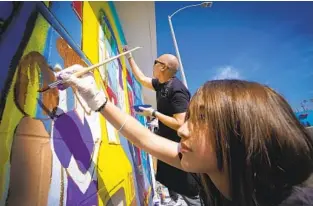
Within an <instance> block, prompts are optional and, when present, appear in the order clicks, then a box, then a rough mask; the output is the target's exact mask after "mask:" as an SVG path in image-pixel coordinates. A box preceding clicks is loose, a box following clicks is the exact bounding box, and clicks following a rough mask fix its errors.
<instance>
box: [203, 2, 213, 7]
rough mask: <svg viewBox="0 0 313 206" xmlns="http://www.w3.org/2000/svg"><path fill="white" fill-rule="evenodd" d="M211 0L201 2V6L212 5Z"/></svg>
mask: <svg viewBox="0 0 313 206" xmlns="http://www.w3.org/2000/svg"><path fill="white" fill-rule="evenodd" d="M212 4H213V2H211V1H206V2H202V3H201V7H203V8H206V7H209V8H210V7H212Z"/></svg>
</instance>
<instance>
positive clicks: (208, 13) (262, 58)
mask: <svg viewBox="0 0 313 206" xmlns="http://www.w3.org/2000/svg"><path fill="white" fill-rule="evenodd" d="M197 3H199V2H179V1H177V2H156V3H155V10H156V29H157V50H158V55H160V54H164V53H172V54H176V53H175V48H174V44H173V39H172V36H171V33H170V28H169V23H168V15H170V14H172V13H173V12H174V11H176V10H177V9H179V8H181V7H184V6H187V5H191V4H197ZM312 11H313V2H265V1H264V2H218V1H217V2H214V3H213V5H212V7H211V8H202V7H192V8H188V9H185V10H183V11H181V12H179V13H177V14H176V15H175V16H174V17H173V18H172V23H173V27H174V30H175V34H176V39H177V43H178V47H179V52H180V56H181V59H182V63H183V66H184V71H185V76H186V79H187V83H188V88H189V90H190V92H191V93H192V94H194V92H195V91H196V90H197V88H199V87H200V86H201V85H202V84H204V83H205V82H206V81H208V80H212V79H224V78H236V79H245V80H250V81H256V82H259V83H262V84H266V85H268V86H270V87H271V88H273V89H275V90H276V91H277V92H279V93H280V94H282V95H283V96H284V97H285V98H286V99H287V101H288V102H289V104H291V106H292V107H293V109H294V110H295V111H297V110H302V109H301V102H302V103H303V100H308V101H307V102H306V103H303V104H304V106H305V107H306V108H308V109H313V102H312V101H309V100H310V99H313V12H312ZM178 77H180V75H178Z"/></svg>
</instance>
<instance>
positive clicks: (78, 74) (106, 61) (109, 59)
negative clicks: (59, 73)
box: [73, 47, 142, 77]
mask: <svg viewBox="0 0 313 206" xmlns="http://www.w3.org/2000/svg"><path fill="white" fill-rule="evenodd" d="M140 48H142V47H135V48H133V49H131V50H129V51H126V52H123V53H121V54H119V55H116V56H114V57H111V58H108V59H106V60H105V61H103V62H100V63H98V64H94V65H92V66H90V67H85V68H83V69H82V70H80V71H78V72H76V73H74V74H73V75H75V76H76V77H80V76H82V75H84V74H86V73H88V72H90V71H92V70H94V69H95V68H97V67H100V66H102V65H104V64H107V63H109V62H111V61H113V60H115V59H117V58H119V57H121V56H124V55H126V54H129V53H131V52H133V51H135V50H137V49H140Z"/></svg>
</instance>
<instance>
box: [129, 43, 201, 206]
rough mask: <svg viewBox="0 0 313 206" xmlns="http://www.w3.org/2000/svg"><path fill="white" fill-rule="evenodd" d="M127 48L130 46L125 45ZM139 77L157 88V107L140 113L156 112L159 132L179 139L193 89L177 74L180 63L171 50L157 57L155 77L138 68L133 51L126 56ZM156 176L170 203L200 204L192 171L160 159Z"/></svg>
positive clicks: (141, 80)
mask: <svg viewBox="0 0 313 206" xmlns="http://www.w3.org/2000/svg"><path fill="white" fill-rule="evenodd" d="M124 51H127V47H124ZM126 58H127V59H128V61H129V64H130V67H131V69H132V72H133V74H134V75H135V77H136V79H137V80H138V81H139V82H140V83H141V84H142V85H143V86H144V87H147V88H149V89H152V90H155V91H156V100H157V110H154V109H153V108H143V109H142V110H143V112H141V113H140V114H142V115H144V116H153V117H155V118H157V119H158V120H159V130H158V134H159V135H160V136H163V137H165V138H168V139H170V140H173V141H176V142H180V138H179V136H178V135H177V129H178V128H179V127H180V126H181V125H182V124H183V123H184V121H185V114H186V110H187V108H188V104H189V101H190V93H189V91H188V89H187V88H186V87H185V85H184V84H183V83H182V82H181V81H180V80H179V79H178V78H176V77H175V75H176V73H177V71H178V67H179V63H178V60H177V58H176V57H175V56H174V55H172V54H163V55H161V56H160V57H158V58H157V59H156V60H155V61H154V65H153V78H150V77H147V76H145V75H144V74H143V72H142V71H141V70H140V69H139V67H138V65H137V64H136V62H135V60H134V59H133V58H132V55H131V54H129V55H127V56H126ZM156 180H158V181H159V182H160V183H161V184H163V185H165V186H166V187H167V188H168V189H169V194H170V197H171V201H170V202H169V203H168V204H167V205H181V204H182V203H183V201H182V200H181V199H180V198H179V195H178V194H180V195H181V197H182V198H183V199H184V201H185V203H187V205H201V202H200V199H199V191H198V188H197V184H196V182H195V181H194V179H193V177H192V175H191V174H190V173H187V172H184V171H182V170H179V169H177V168H175V167H172V166H170V165H168V164H166V163H164V162H162V161H160V160H158V163H157V174H156Z"/></svg>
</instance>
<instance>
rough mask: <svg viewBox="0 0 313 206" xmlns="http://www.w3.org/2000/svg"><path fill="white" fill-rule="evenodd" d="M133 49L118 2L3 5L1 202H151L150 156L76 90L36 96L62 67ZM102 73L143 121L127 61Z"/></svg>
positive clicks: (116, 98) (101, 79)
mask: <svg viewBox="0 0 313 206" xmlns="http://www.w3.org/2000/svg"><path fill="white" fill-rule="evenodd" d="M124 44H126V40H125V38H124V36H123V32H122V28H121V26H120V23H119V20H118V17H117V14H116V11H115V8H114V6H113V4H112V2H0V55H1V65H0V92H1V93H0V98H1V99H0V205H31V206H34V205H40V206H42V205H53V206H55V205H68V206H69V205H70V206H72V205H88V206H89V205H117V204H119V203H123V204H124V205H147V204H149V202H150V200H151V196H152V194H151V191H152V189H151V172H150V162H149V158H148V155H147V154H146V153H145V152H143V151H141V150H139V149H138V148H136V147H135V146H134V145H132V144H131V143H130V142H128V141H127V140H126V139H125V138H124V137H121V136H120V135H119V134H118V133H117V132H116V130H115V129H114V128H113V127H112V125H111V124H110V123H108V122H107V121H106V120H105V119H104V118H103V117H102V116H101V115H99V114H98V113H94V112H91V110H90V108H88V106H87V105H86V103H85V102H84V100H83V99H82V98H81V97H80V96H79V95H78V94H77V93H76V91H75V90H73V89H71V88H69V89H67V90H65V91H58V90H57V89H52V90H49V91H47V92H45V93H38V92H37V89H38V88H41V87H43V86H45V85H47V84H49V83H51V82H53V81H55V73H56V72H57V71H60V70H61V69H62V68H65V67H68V66H71V65H73V64H81V65H85V66H87V65H91V64H94V63H98V62H99V61H103V60H104V59H105V58H108V57H110V56H114V55H117V54H118V53H121V50H122V49H121V48H122V45H124ZM94 75H95V78H96V81H97V84H98V86H99V88H100V89H102V90H103V91H105V92H106V94H107V96H108V97H109V99H110V100H111V101H113V102H114V103H115V104H116V105H117V106H118V107H120V108H121V109H123V110H124V111H125V112H128V113H131V114H132V115H133V116H135V114H134V113H133V111H132V109H131V106H132V105H134V104H139V103H142V96H141V87H140V85H139V84H138V82H137V81H136V80H135V78H134V77H133V75H132V74H131V73H130V72H129V71H128V69H127V65H126V62H125V59H124V58H120V59H118V60H116V61H113V62H111V63H109V64H107V65H105V66H102V67H101V68H99V69H97V70H95V71H94ZM136 118H137V119H138V120H139V121H140V122H141V123H142V124H145V121H146V120H145V119H144V118H143V117H139V116H136ZM21 200H22V203H21Z"/></svg>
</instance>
